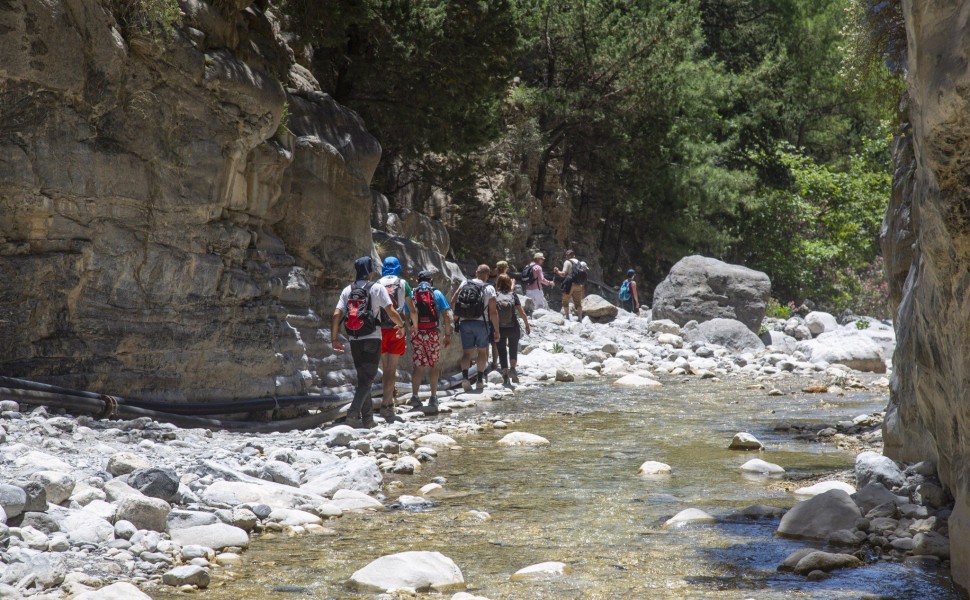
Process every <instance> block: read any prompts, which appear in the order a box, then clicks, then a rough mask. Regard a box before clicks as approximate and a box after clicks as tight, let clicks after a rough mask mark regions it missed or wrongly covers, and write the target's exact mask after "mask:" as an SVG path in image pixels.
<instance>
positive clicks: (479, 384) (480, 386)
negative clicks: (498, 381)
mask: <svg viewBox="0 0 970 600" xmlns="http://www.w3.org/2000/svg"><path fill="white" fill-rule="evenodd" d="M484 389H485V378H484V377H481V376H479V377H478V381H476V382H475V391H478V392H480V391H482V390H484Z"/></svg>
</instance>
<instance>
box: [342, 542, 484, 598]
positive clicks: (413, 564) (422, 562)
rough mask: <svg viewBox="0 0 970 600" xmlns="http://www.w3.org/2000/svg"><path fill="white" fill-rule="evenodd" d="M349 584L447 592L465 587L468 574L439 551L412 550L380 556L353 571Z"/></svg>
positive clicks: (373, 588) (370, 588)
mask: <svg viewBox="0 0 970 600" xmlns="http://www.w3.org/2000/svg"><path fill="white" fill-rule="evenodd" d="M347 585H348V586H349V587H351V588H353V589H357V590H360V591H367V592H389V591H391V590H395V589H413V590H416V591H418V592H426V591H436V592H448V591H455V590H463V589H465V578H464V576H463V575H462V573H461V569H459V568H458V565H456V564H455V562H454V561H453V560H451V559H450V558H448V557H447V556H445V555H443V554H441V553H440V552H426V551H411V552H400V553H398V554H391V555H388V556H382V557H381V558H378V559H377V560H375V561H373V562H371V563H370V564H368V565H367V566H365V567H364V568H362V569H360V570H358V571H356V572H355V573H354V574H353V575H351V576H350V579H349V580H348V582H347Z"/></svg>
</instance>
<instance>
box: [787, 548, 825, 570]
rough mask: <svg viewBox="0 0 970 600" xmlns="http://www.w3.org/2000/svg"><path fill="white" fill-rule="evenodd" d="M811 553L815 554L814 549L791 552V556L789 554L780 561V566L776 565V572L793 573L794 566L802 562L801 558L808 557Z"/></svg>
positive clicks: (800, 549)
mask: <svg viewBox="0 0 970 600" xmlns="http://www.w3.org/2000/svg"><path fill="white" fill-rule="evenodd" d="M812 552H816V549H815V548H799V549H798V550H795V551H794V552H792V553H791V554H789V555H788V556H787V557H786V558H785V560H783V561H782V563H781V564H780V565H778V570H779V571H794V570H795V565H797V564H798V561H800V560H802V559H803V558H805V557H806V556H808V555H809V554H811V553H812Z"/></svg>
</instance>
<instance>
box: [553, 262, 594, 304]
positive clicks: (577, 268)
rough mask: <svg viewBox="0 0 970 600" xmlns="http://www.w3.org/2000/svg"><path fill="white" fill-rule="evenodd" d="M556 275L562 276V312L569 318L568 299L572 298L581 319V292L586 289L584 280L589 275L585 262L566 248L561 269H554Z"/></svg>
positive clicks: (560, 287) (560, 286)
mask: <svg viewBox="0 0 970 600" xmlns="http://www.w3.org/2000/svg"><path fill="white" fill-rule="evenodd" d="M555 271H556V275H558V276H559V277H562V278H563V280H562V283H561V284H560V285H559V289H560V290H561V291H562V314H563V315H565V317H566V320H567V321H568V320H569V301H570V300H572V302H573V307H574V310H575V311H576V314H577V315H578V316H579V320H580V321H582V320H583V294H584V293H585V291H586V280H587V278H588V275H589V267H587V266H586V263H585V262H581V261H580V260H579V259H577V258H576V253H575V252H573V251H572V250H566V260H565V262H563V265H562V270H559V269H556V270H555Z"/></svg>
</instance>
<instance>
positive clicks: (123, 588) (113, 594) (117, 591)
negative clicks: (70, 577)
mask: <svg viewBox="0 0 970 600" xmlns="http://www.w3.org/2000/svg"><path fill="white" fill-rule="evenodd" d="M73 600H152V597H151V596H149V595H148V594H146V593H145V592H143V591H141V590H140V589H138V588H137V587H135V586H133V585H132V584H130V583H128V582H127V581H119V582H117V583H112V584H111V585H106V586H104V587H103V588H101V589H99V590H91V591H88V592H81V593H80V594H78V595H76V596H74V598H73Z"/></svg>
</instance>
